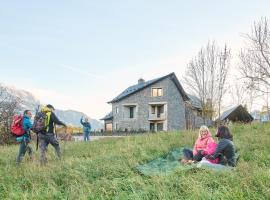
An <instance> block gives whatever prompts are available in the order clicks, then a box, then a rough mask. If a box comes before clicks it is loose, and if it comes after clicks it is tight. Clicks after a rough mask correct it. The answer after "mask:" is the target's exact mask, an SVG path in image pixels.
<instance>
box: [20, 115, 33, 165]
mask: <svg viewBox="0 0 270 200" xmlns="http://www.w3.org/2000/svg"><path fill="white" fill-rule="evenodd" d="M31 118H32V113H31V111H30V110H25V111H24V113H23V129H24V131H25V133H24V134H23V135H22V136H20V137H17V138H16V140H17V141H18V142H20V143H21V144H20V148H19V154H18V156H17V160H16V162H17V164H20V163H21V161H22V159H23V157H24V155H25V153H26V152H27V153H28V155H29V157H30V159H31V160H32V155H33V150H32V147H31V146H30V145H29V142H30V140H31V135H30V129H31V128H32V123H31Z"/></svg>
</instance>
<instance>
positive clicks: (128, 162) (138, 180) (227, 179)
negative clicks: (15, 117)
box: [0, 124, 270, 200]
mask: <svg viewBox="0 0 270 200" xmlns="http://www.w3.org/2000/svg"><path fill="white" fill-rule="evenodd" d="M230 128H231V131H232V133H233V135H234V143H235V145H236V147H237V148H238V149H239V151H240V160H239V162H238V165H237V167H236V168H235V169H234V170H232V171H223V172H216V171H212V170H206V169H191V170H185V171H181V170H178V171H175V173H173V174H171V175H169V176H156V177H146V176H142V175H140V174H139V173H138V172H137V171H136V169H135V167H136V166H137V165H139V164H143V163H146V162H148V161H151V160H153V159H155V158H157V157H160V156H162V155H165V154H167V153H168V152H169V151H170V150H172V149H174V148H178V147H183V146H192V144H193V143H194V142H195V140H196V138H197V131H192V132H191V131H182V132H173V133H158V134H145V135H136V136H129V137H124V138H112V139H104V140H99V141H94V142H91V143H85V142H67V143H61V148H62V152H63V159H62V160H61V161H58V160H57V159H56V157H55V155H54V150H53V148H52V147H51V146H50V147H49V149H48V155H47V157H48V161H49V163H48V165H47V166H40V165H39V153H38V152H36V151H35V157H34V160H33V161H30V160H29V159H28V156H27V155H26V156H25V158H24V160H23V163H22V164H21V165H20V166H19V167H18V166H16V163H15V158H16V155H17V151H18V146H17V145H13V146H1V147H0V199H40V200H45V199H48V200H51V199H54V200H55V199H76V200H77V199H95V200H97V199H123V200H128V199H132V200H134V199H138V200H142V199H162V200H164V199H165V200H166V199H221V200H225V199H230V200H231V199H237V200H241V199H263V200H265V199H270V125H267V124H253V125H240V124H238V125H233V126H232V127H230ZM212 132H214V130H212ZM31 145H32V147H33V149H35V144H34V143H32V144H31Z"/></svg>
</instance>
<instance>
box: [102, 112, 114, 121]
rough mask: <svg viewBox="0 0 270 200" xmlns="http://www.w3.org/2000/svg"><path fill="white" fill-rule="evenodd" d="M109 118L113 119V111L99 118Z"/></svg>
mask: <svg viewBox="0 0 270 200" xmlns="http://www.w3.org/2000/svg"><path fill="white" fill-rule="evenodd" d="M110 119H113V113H112V112H110V113H108V114H107V115H106V116H105V117H103V118H102V119H100V120H110Z"/></svg>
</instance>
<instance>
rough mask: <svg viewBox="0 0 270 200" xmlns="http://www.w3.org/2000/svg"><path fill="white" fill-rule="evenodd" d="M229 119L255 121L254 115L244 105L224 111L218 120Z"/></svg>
mask: <svg viewBox="0 0 270 200" xmlns="http://www.w3.org/2000/svg"><path fill="white" fill-rule="evenodd" d="M226 119H229V120H231V121H243V122H250V121H253V117H252V116H251V115H250V114H249V113H248V112H247V111H246V109H245V108H244V107H243V106H242V105H238V106H234V107H232V108H230V109H229V110H227V111H225V112H223V113H222V115H221V116H220V117H219V118H218V119H217V120H216V121H223V120H226Z"/></svg>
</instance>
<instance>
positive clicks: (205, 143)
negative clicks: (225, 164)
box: [181, 126, 216, 164]
mask: <svg viewBox="0 0 270 200" xmlns="http://www.w3.org/2000/svg"><path fill="white" fill-rule="evenodd" d="M215 148H216V142H215V140H214V139H213V138H212V135H211V133H210V131H209V129H208V128H207V126H201V128H200V130H199V136H198V139H197V141H196V142H195V145H194V148H193V151H192V150H190V149H186V148H185V149H184V150H183V154H184V158H183V159H182V160H181V162H182V163H184V164H185V163H192V162H194V161H195V162H199V161H201V160H202V158H203V157H204V156H206V155H208V154H212V153H213V152H214V151H215ZM211 161H212V162H213V163H215V162H216V160H215V159H213V160H211Z"/></svg>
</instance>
